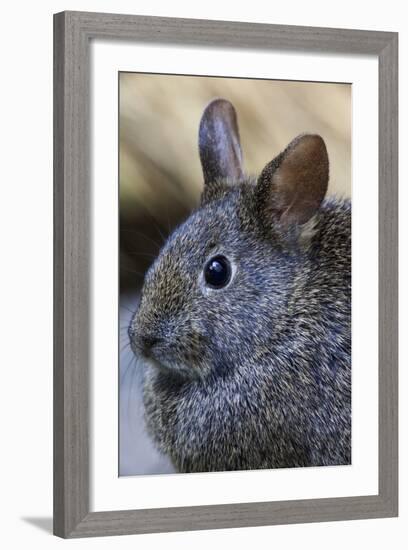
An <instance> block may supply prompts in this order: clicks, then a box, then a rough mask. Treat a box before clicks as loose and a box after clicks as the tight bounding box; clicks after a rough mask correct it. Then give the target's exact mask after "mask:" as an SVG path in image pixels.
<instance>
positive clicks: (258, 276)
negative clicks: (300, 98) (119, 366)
mask: <svg viewBox="0 0 408 550" xmlns="http://www.w3.org/2000/svg"><path fill="white" fill-rule="evenodd" d="M199 152H200V158H201V163H202V168H203V175H204V189H203V193H202V198H201V204H200V206H199V208H198V209H197V210H196V211H195V212H193V213H192V214H191V216H190V217H189V218H188V219H187V220H186V221H185V222H184V223H183V224H182V225H181V226H180V227H178V228H177V229H176V230H175V231H174V232H173V234H172V235H171V236H170V237H169V239H168V240H167V242H166V243H165V245H164V247H163V248H162V250H161V252H160V254H159V256H158V258H157V259H156V260H155V262H154V263H153V265H152V266H151V268H150V269H149V271H148V272H147V274H146V277H145V282H144V286H143V290H142V296H141V301H140V306H139V309H138V311H137V312H136V314H135V316H134V318H133V320H132V322H131V325H130V329H129V334H130V339H131V342H132V347H133V349H134V350H135V352H136V353H138V354H139V353H141V354H142V355H144V356H145V357H146V358H147V359H148V361H149V362H150V363H151V364H152V365H154V366H155V367H157V368H158V369H165V370H166V371H168V372H173V373H174V374H177V375H179V376H182V377H200V378H201V377H205V376H207V375H208V374H209V373H213V374H217V373H223V372H225V371H228V370H229V369H233V368H234V367H235V366H236V365H238V364H240V363H241V362H242V361H244V360H245V358H246V357H248V356H252V357H254V356H255V357H256V356H259V359H262V354H270V347H271V342H273V337H274V334H277V332H279V331H281V330H283V326H284V320H285V317H286V316H287V315H288V314H290V307H289V304H290V299H291V295H292V293H293V289H294V288H295V280H296V275H297V273H298V270H299V265H300V264H302V261H303V260H302V258H304V257H305V255H306V249H307V247H308V239H309V238H310V235H312V233H313V222H314V219H315V218H316V214H318V209H319V206H320V204H321V202H322V200H323V198H324V196H325V194H326V190H327V184H328V177H329V163H328V157H327V151H326V147H325V144H324V141H323V140H322V138H321V137H320V136H317V135H301V136H299V137H297V138H296V139H294V140H293V141H292V142H291V143H290V144H289V145H288V147H287V148H286V149H285V150H284V151H283V152H282V153H280V154H279V155H278V156H277V157H276V158H275V159H274V160H272V161H271V162H269V163H268V164H267V165H266V166H265V168H264V169H263V170H262V172H261V174H260V176H259V177H258V178H250V177H248V176H246V175H245V174H244V172H243V168H242V154H241V146H240V139H239V132H238V125H237V120H236V113H235V110H234V108H233V106H232V105H231V103H229V102H228V101H226V100H223V99H216V100H214V101H212V102H211V103H210V104H209V105H208V106H207V108H206V109H205V110H204V113H203V115H202V118H201V122H200V127H199Z"/></svg>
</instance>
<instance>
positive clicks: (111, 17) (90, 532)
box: [54, 12, 398, 537]
mask: <svg viewBox="0 0 408 550" xmlns="http://www.w3.org/2000/svg"><path fill="white" fill-rule="evenodd" d="M92 38H109V39H112V40H137V41H143V42H151V43H162V44H186V45H198V44H199V45H207V46H212V47H216V48H218V47H222V46H228V47H234V48H244V49H247V48H252V49H259V50H262V49H272V48H275V49H279V50H293V51H311V52H324V53H329V54H333V53H342V54H371V55H375V56H378V59H379V183H380V185H379V318H380V321H379V494H378V495H372V496H359V497H347V498H330V499H311V500H297V501H285V502H282V501H281V502H261V503H250V504H244V503H243V504H231V505H214V506H193V507H177V508H159V509H152V510H126V511H108V512H91V511H90V509H89V388H90V385H89V384H90V381H89V334H90V331H89V313H90V309H89V299H90V277H89V274H90V267H91V266H90V261H89V258H90V227H89V216H90V206H91V202H90V201H91V196H90V182H89V137H90V121H89V78H90V76H89V75H90V71H89V69H90V67H89V41H90V39H92ZM397 49H398V45H397V34H396V33H389V32H387V33H385V32H377V31H360V30H344V29H325V28H313V27H293V26H278V25H264V24H253V23H238V22H228V21H206V20H205V21H204V20H189V19H173V18H161V17H145V16H134V15H117V14H116V15H115V14H100V13H83V12H64V13H60V14H57V15H55V16H54V255H55V267H54V532H55V534H56V535H58V536H61V537H86V536H101V535H120V534H131V533H147V532H162V531H177V530H196V529H216V528H226V527H246V526H259V525H274V524H279V523H300V522H318V521H334V520H346V519H363V518H377V517H391V516H395V515H397V509H398V476H397V473H398V468H397V457H398V439H397V429H398V422H397V410H398V409H397V389H398V382H397V248H398V241H397V201H398V194H397V185H398V180H397V167H398V158H397V150H398V143H397V139H398V126H397V113H398V97H397V87H398V80H397V70H398V69H397Z"/></svg>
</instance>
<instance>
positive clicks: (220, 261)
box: [204, 256, 231, 288]
mask: <svg viewBox="0 0 408 550" xmlns="http://www.w3.org/2000/svg"><path fill="white" fill-rule="evenodd" d="M204 279H205V282H206V283H207V285H208V286H211V287H213V288H222V287H224V286H226V285H227V284H228V283H229V282H230V280H231V264H230V263H229V261H228V260H227V258H226V257H225V256H214V258H211V259H210V260H208V262H207V263H206V264H205V267H204Z"/></svg>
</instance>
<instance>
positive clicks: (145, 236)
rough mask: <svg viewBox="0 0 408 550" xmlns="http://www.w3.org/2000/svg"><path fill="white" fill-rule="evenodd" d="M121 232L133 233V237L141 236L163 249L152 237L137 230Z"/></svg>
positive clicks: (123, 230) (122, 230)
mask: <svg viewBox="0 0 408 550" xmlns="http://www.w3.org/2000/svg"><path fill="white" fill-rule="evenodd" d="M121 232H122V233H132V234H133V235H139V236H141V237H143V238H144V239H146V240H147V241H150V242H151V243H153V244H154V245H155V246H157V248H161V244H160V243H158V242H156V241H155V240H154V239H152V238H151V237H149V236H148V235H145V234H144V233H142V232H140V231H136V230H135V229H121Z"/></svg>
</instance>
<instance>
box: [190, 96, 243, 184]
mask: <svg viewBox="0 0 408 550" xmlns="http://www.w3.org/2000/svg"><path fill="white" fill-rule="evenodd" d="M198 147H199V151H200V159H201V166H202V169H203V175H204V184H205V185H207V184H210V183H214V182H216V181H220V180H225V179H228V180H231V181H232V180H233V181H235V180H240V179H242V177H243V171H242V152H241V145H240V140H239V131H238V123H237V115H236V112H235V109H234V107H233V105H232V104H231V103H230V102H229V101H227V100H225V99H215V100H213V101H211V103H209V104H208V105H207V107H206V108H205V109H204V112H203V115H202V117H201V121H200V128H199V132H198Z"/></svg>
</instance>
